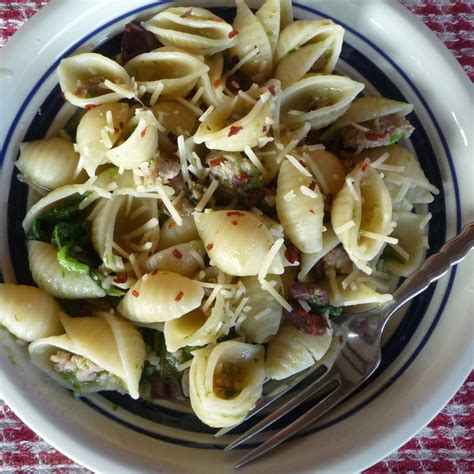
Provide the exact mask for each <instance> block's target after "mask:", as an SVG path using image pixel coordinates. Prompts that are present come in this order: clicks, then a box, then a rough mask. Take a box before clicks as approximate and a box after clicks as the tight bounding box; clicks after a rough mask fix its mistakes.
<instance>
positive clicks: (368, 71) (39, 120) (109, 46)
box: [0, 1, 461, 448]
mask: <svg viewBox="0 0 474 474" xmlns="http://www.w3.org/2000/svg"><path fill="white" fill-rule="evenodd" d="M164 3H168V2H167V1H164V2H155V3H153V4H150V5H148V6H146V7H141V8H138V9H135V10H133V11H131V12H128V13H126V14H123V15H121V16H120V17H118V18H116V19H114V20H111V21H109V22H108V23H106V24H104V25H102V26H101V27H99V28H97V29H96V30H94V31H92V32H91V33H90V34H88V35H87V36H85V37H84V38H82V39H81V40H79V41H78V42H77V43H76V44H75V45H74V46H72V47H71V48H69V50H68V51H66V52H65V54H64V55H63V56H62V57H66V56H69V55H70V54H72V53H73V52H74V51H75V50H76V49H77V48H78V47H79V46H80V45H82V44H83V43H84V42H86V41H87V40H89V39H90V38H92V37H93V36H95V35H96V34H97V33H99V32H100V31H102V30H104V29H106V28H108V27H109V26H112V25H113V24H115V23H117V22H118V21H121V20H124V19H126V18H128V17H130V16H133V15H136V14H138V13H140V12H142V11H144V10H147V9H150V8H154V7H156V6H158V5H160V4H164ZM294 6H295V7H297V8H300V9H302V10H306V11H309V12H311V13H314V14H316V15H318V16H321V17H326V18H328V16H327V15H324V14H323V13H322V12H319V11H318V10H315V9H312V8H310V7H307V6H305V5H300V4H297V3H294ZM216 10H218V13H219V15H220V16H223V17H227V18H231V17H232V16H233V12H234V10H233V9H216ZM333 20H334V21H336V22H338V21H337V20H336V19H333ZM338 23H340V24H341V25H342V26H343V27H345V28H346V29H347V30H348V31H351V32H352V33H353V34H354V35H356V36H358V37H359V38H360V39H362V40H363V41H364V42H365V43H367V44H368V45H369V46H370V47H371V48H373V49H374V50H375V51H376V52H377V53H378V54H379V55H381V56H382V57H383V58H385V59H386V60H387V61H388V62H389V63H390V64H391V65H392V66H393V67H394V68H395V69H396V70H397V71H398V72H399V73H400V74H401V75H402V76H403V78H404V79H405V80H406V81H407V83H408V84H409V85H410V87H411V88H412V90H413V91H414V92H415V94H416V95H417V97H418V98H419V100H420V101H421V102H422V103H423V105H424V107H425V109H426V111H427V112H428V114H429V116H430V118H431V120H432V122H433V124H434V126H435V128H436V130H437V132H438V134H439V136H440V138H441V141H442V143H443V148H444V150H445V152H446V155H447V157H448V162H449V166H450V170H451V174H452V178H453V183H454V189H455V199H456V225H457V229H458V231H459V228H460V213H461V211H460V199H459V189H458V184H457V180H456V174H455V168H454V163H453V160H452V157H451V155H450V152H449V149H448V147H447V143H446V139H445V137H444V136H443V134H442V131H441V128H440V126H439V124H438V123H437V121H436V119H435V117H434V115H433V113H432V111H431V110H430V108H429V107H428V105H427V103H426V101H425V100H424V98H423V97H422V95H421V94H420V92H419V91H418V90H417V88H416V87H415V85H414V84H413V82H412V81H411V80H410V78H409V77H408V76H407V74H406V73H405V72H404V71H402V70H401V68H400V67H399V66H398V65H397V64H396V63H395V62H393V61H392V60H391V59H390V58H389V57H388V56H387V55H386V54H385V53H384V52H383V51H382V50H380V48H378V47H377V46H376V45H375V44H373V43H372V42H371V41H370V40H368V39H367V38H365V37H364V36H363V35H362V34H360V33H358V32H356V31H355V30H353V29H352V28H350V27H349V26H347V25H344V24H342V23H341V22H338ZM119 45H120V35H118V36H116V37H114V38H112V39H110V40H108V41H107V42H105V43H103V44H102V45H101V46H100V47H99V48H97V50H96V51H97V52H100V53H102V54H106V55H109V56H113V55H114V54H116V53H117V51H118V49H119ZM62 57H61V58H58V59H57V61H56V62H55V63H54V64H53V65H52V66H51V67H50V68H49V69H48V70H47V71H46V73H45V74H44V75H43V76H42V77H41V79H40V80H39V81H38V82H37V84H36V85H35V86H34V87H33V89H32V90H31V92H30V94H29V95H28V97H27V99H26V100H25V102H24V103H23V104H22V106H21V107H20V110H19V112H18V113H17V115H16V117H15V120H14V121H13V123H12V126H11V127H10V129H9V132H8V134H7V138H6V141H5V145H4V148H3V150H4V151H6V150H7V148H8V146H9V144H10V140H11V137H12V135H13V132H14V130H15V128H16V126H17V124H18V122H19V120H20V117H21V116H22V114H23V113H24V111H25V110H26V108H27V105H28V102H29V101H30V100H31V98H32V97H33V96H34V95H35V94H36V92H37V91H38V89H39V87H40V86H41V85H42V84H43V83H44V81H45V80H46V79H47V78H48V77H49V76H50V75H51V74H52V73H53V72H54V70H55V69H56V67H57V65H58V64H59V61H60V60H61V59H62ZM341 58H342V59H343V60H344V61H346V62H347V63H348V64H350V65H351V66H352V67H354V68H355V69H356V70H358V71H359V72H360V73H361V74H362V75H363V76H364V77H368V78H370V82H372V83H373V85H374V86H375V87H376V88H377V89H378V90H379V91H380V92H381V94H382V95H385V96H387V97H390V98H393V99H399V100H405V99H404V97H403V95H402V94H401V92H400V91H399V89H398V88H397V87H396V86H395V84H393V82H392V81H390V80H389V78H388V77H387V76H385V75H384V74H383V72H382V71H381V70H380V69H379V68H378V67H377V66H375V64H373V63H372V62H371V61H370V60H369V59H368V58H366V57H365V56H363V55H362V54H361V53H360V52H359V51H357V50H355V49H354V48H352V47H351V46H349V45H347V44H345V45H344V48H343V51H342V55H341ZM61 105H62V99H61V98H60V89H59V86H57V87H55V88H54V89H53V91H52V92H51V93H50V94H49V96H48V97H47V99H46V100H45V101H44V103H43V105H42V107H41V115H37V116H35V118H34V119H33V121H32V123H31V125H30V127H29V129H28V131H27V133H26V136H25V137H24V141H31V140H35V139H39V138H42V137H43V136H44V134H45V133H46V130H47V127H48V126H49V123H50V122H51V121H52V119H53V118H54V117H55V116H56V114H57V112H58V111H59V108H60V107H61ZM410 120H411V121H412V123H413V124H414V125H415V127H416V133H415V134H414V136H413V137H412V142H413V145H414V147H415V150H416V151H417V154H418V157H419V159H420V162H421V164H422V166H423V168H424V170H425V173H426V174H427V176H428V178H429V180H430V181H431V182H432V183H434V184H435V185H436V186H437V187H438V188H439V189H440V190H441V191H442V189H443V186H442V181H441V176H440V171H439V168H438V166H437V165H436V166H433V165H434V164H435V163H436V159H435V157H434V153H433V150H432V147H431V144H430V142H429V140H428V137H427V134H426V132H425V130H424V129H423V127H422V124H421V122H420V121H419V119H418V117H417V116H416V114H412V116H410ZM2 159H3V153H2ZM0 163H1V162H0ZM25 211H26V191H25V188H24V187H23V185H21V184H20V183H19V182H18V181H17V180H15V179H14V180H13V181H12V186H11V190H10V196H9V209H8V219H9V220H8V222H9V227H8V236H9V244H10V252H11V256H12V261H13V262H15V268H16V269H17V277H18V281H19V282H20V283H26V284H28V283H30V284H31V283H32V281H31V276H30V274H29V270H28V262H27V258H26V248H25V245H24V234H23V231H22V228H21V219H22V217H23V216H24V213H25ZM430 211H431V212H432V214H433V219H432V222H431V223H430V232H429V239H430V246H431V249H432V250H431V252H434V251H436V250H438V249H439V247H440V246H441V244H442V243H443V242H444V239H445V229H446V211H445V208H444V198H443V195H442V194H441V195H440V196H439V197H438V198H437V199H436V200H435V202H434V203H433V204H432V205H430ZM18 242H21V245H18ZM454 277H455V271H453V272H452V273H451V276H450V279H449V283H448V288H447V291H446V293H445V295H444V298H443V300H442V302H441V305H440V307H439V309H438V311H437V313H436V316H435V318H434V320H433V322H432V324H431V326H430V328H429V329H428V331H427V333H426V335H425V336H424V338H423V340H422V342H421V343H420V345H419V346H418V347H417V349H416V350H415V352H414V353H413V354H412V356H411V357H410V359H409V360H408V361H407V362H406V363H405V364H404V366H403V367H402V368H401V369H400V370H399V371H398V372H397V373H396V374H395V375H394V376H393V377H391V378H390V380H388V381H387V382H386V383H385V384H384V385H383V387H381V389H380V390H378V391H377V392H376V393H375V394H373V395H372V396H371V397H370V398H368V399H366V400H364V402H362V403H361V404H359V405H358V406H356V407H355V408H353V409H352V410H350V411H349V412H348V413H345V414H344V415H342V416H341V417H339V418H337V419H335V420H333V421H332V422H331V423H328V424H326V425H323V426H320V427H318V428H317V429H313V430H309V431H307V432H306V433H304V434H300V435H298V437H299V436H304V435H305V434H307V433H312V432H315V431H320V430H322V429H324V428H326V427H328V426H331V425H333V424H335V423H338V422H340V421H342V420H343V419H346V418H347V417H349V416H351V415H352V414H354V413H356V412H357V411H358V410H360V409H361V408H363V407H364V406H366V405H367V404H369V403H370V402H371V401H372V400H373V399H375V398H376V397H378V396H379V395H380V394H381V393H383V392H384V391H385V390H386V389H387V388H388V387H389V386H390V385H391V384H392V383H393V382H394V381H395V380H397V379H398V378H399V377H400V376H401V375H402V374H403V372H404V371H405V370H406V369H407V368H408V367H409V366H410V365H411V363H412V362H413V360H415V358H416V356H417V355H418V354H419V353H420V351H421V350H422V349H423V347H424V345H425V344H426V342H427V341H428V340H429V337H430V336H431V334H432V332H433V330H434V329H435V327H436V324H437V322H438V320H439V318H440V317H441V314H442V312H443V309H444V306H445V304H446V302H447V300H448V298H449V293H450V290H451V288H452V284H453V282H454ZM433 292H434V287H432V288H430V290H429V292H427V293H424V294H423V295H421V296H420V297H418V298H417V299H416V300H415V301H414V303H413V304H412V306H411V308H410V310H409V312H408V313H407V315H406V317H405V318H404V320H403V322H402V323H401V325H400V326H399V328H398V329H397V331H396V332H395V333H394V335H393V336H392V338H391V339H390V341H388V343H387V345H386V346H385V348H384V351H383V362H382V366H381V368H380V369H379V371H378V372H377V373H376V374H375V376H374V378H375V377H377V376H379V375H380V374H381V373H383V370H384V369H385V368H386V367H387V366H388V365H389V364H390V363H391V362H393V360H395V358H396V357H397V356H398V355H399V354H400V352H401V351H402V350H403V348H404V347H405V346H406V344H407V343H408V342H409V340H410V338H411V337H412V335H413V334H414V332H415V331H416V329H417V328H418V326H419V324H420V322H421V319H422V317H423V315H424V313H425V311H426V308H427V307H428V305H429V303H430V301H431V298H432V295H433ZM374 378H372V379H371V380H372V381H373V380H374ZM103 396H104V398H106V399H107V400H109V401H110V402H113V403H114V404H117V405H119V406H121V407H122V408H124V409H126V410H127V411H130V412H132V413H135V414H137V415H139V416H141V417H143V418H146V419H147V420H156V421H157V422H158V423H160V424H161V425H162V426H164V427H165V426H172V427H176V426H179V428H181V429H184V430H187V431H191V432H194V433H203V434H204V433H212V432H214V430H212V429H210V428H208V427H207V426H205V425H203V424H202V423H200V422H199V420H197V418H195V417H193V416H189V415H185V414H183V413H180V412H176V411H174V410H170V409H165V408H162V407H156V406H155V405H152V404H149V403H147V402H144V401H138V402H137V401H134V400H132V399H130V398H129V397H124V396H121V395H119V394H115V393H113V394H111V393H105V394H104V395H103ZM83 401H84V403H86V404H87V405H89V406H91V407H93V408H94V409H95V410H97V411H99V412H100V413H102V414H104V415H105V416H107V417H109V418H111V419H113V420H115V421H116V422H118V423H121V424H123V425H125V426H127V427H128V428H130V429H133V430H135V431H138V432H140V433H142V434H147V435H148V436H151V437H154V438H157V439H161V440H163V441H167V442H172V443H176V444H180V445H183V446H192V447H200V448H217V447H219V446H217V445H216V444H214V443H196V442H193V441H184V440H177V439H174V438H171V437H169V436H166V435H163V434H158V433H153V432H150V431H149V430H146V429H143V428H142V427H140V426H137V425H136V424H132V423H130V422H128V421H125V420H123V419H120V418H119V417H118V416H116V415H114V414H112V413H110V412H108V411H106V410H104V409H103V408H102V407H99V406H97V405H96V404H95V403H94V402H93V401H91V400H88V399H86V398H84V399H83ZM305 409H306V407H305V406H303V407H302V408H301V411H304V410H305ZM293 416H294V415H293ZM286 422H287V420H282V421H281V422H280V425H282V424H284V423H286ZM276 427H278V425H276ZM242 429H245V428H242ZM249 446H250V445H247V446H246V447H249Z"/></svg>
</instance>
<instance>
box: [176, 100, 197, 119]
mask: <svg viewBox="0 0 474 474" xmlns="http://www.w3.org/2000/svg"><path fill="white" fill-rule="evenodd" d="M175 100H177V101H178V102H179V103H180V104H183V105H184V106H185V107H187V108H188V109H189V110H190V111H191V112H193V113H194V114H196V115H197V116H198V117H200V116H201V115H202V113H203V110H202V109H200V108H199V107H197V106H195V105H194V104H192V103H191V102H189V100H186V99H184V98H183V97H176V99H175Z"/></svg>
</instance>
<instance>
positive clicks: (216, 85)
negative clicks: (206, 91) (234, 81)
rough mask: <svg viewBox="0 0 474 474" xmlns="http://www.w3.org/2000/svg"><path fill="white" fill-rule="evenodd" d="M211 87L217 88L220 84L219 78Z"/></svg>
mask: <svg viewBox="0 0 474 474" xmlns="http://www.w3.org/2000/svg"><path fill="white" fill-rule="evenodd" d="M212 85H213V87H214V88H217V87H219V86H220V85H221V80H220V79H216V80H215V81H214V82H213V83H212Z"/></svg>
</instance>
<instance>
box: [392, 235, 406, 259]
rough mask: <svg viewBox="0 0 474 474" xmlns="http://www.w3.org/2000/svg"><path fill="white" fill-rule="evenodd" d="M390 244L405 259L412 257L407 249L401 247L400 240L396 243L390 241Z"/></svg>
mask: <svg viewBox="0 0 474 474" xmlns="http://www.w3.org/2000/svg"><path fill="white" fill-rule="evenodd" d="M389 245H390V247H392V248H393V250H395V252H397V253H398V254H399V255H400V257H402V258H403V260H406V261H408V260H409V259H410V254H409V253H408V252H407V251H406V250H405V249H403V248H402V247H400V245H398V240H397V242H395V243H392V242H389Z"/></svg>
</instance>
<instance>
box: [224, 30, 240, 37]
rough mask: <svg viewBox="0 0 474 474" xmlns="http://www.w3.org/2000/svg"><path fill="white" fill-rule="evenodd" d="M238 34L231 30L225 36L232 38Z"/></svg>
mask: <svg viewBox="0 0 474 474" xmlns="http://www.w3.org/2000/svg"><path fill="white" fill-rule="evenodd" d="M238 34H239V32H238V31H237V30H232V31H231V32H229V34H228V35H227V36H228V37H229V38H233V37H234V36H237V35H238Z"/></svg>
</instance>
